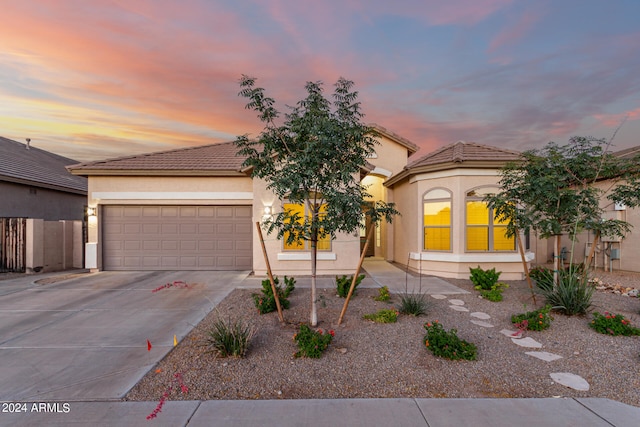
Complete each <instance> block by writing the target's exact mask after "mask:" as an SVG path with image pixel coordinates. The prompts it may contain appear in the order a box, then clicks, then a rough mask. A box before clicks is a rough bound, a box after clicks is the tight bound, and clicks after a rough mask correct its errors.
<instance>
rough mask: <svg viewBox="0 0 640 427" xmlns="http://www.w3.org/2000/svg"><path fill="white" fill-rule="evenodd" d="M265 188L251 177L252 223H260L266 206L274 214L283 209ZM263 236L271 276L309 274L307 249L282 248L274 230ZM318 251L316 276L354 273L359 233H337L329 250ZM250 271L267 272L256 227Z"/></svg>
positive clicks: (259, 273)
mask: <svg viewBox="0 0 640 427" xmlns="http://www.w3.org/2000/svg"><path fill="white" fill-rule="evenodd" d="M266 187H267V184H266V182H265V181H264V180H261V179H254V181H253V194H254V197H255V200H256V203H254V205H253V222H254V223H256V222H260V223H262V220H263V215H264V208H265V206H269V207H270V208H271V209H272V212H273V213H278V212H282V202H281V201H280V200H278V199H277V198H276V196H275V195H274V194H273V193H272V192H271V191H269V190H267V188H266ZM262 235H263V238H264V243H265V248H266V250H267V254H268V256H269V264H270V266H271V270H272V273H273V274H274V275H279V276H282V275H285V274H287V275H309V274H311V255H310V252H304V251H284V250H283V241H282V240H278V239H277V231H274V232H273V233H272V234H267V232H266V231H265V230H264V229H263V231H262ZM318 254H319V255H318V257H319V260H318V264H317V274H318V275H337V274H353V272H354V271H355V269H356V267H357V265H358V260H359V257H360V237H359V234H353V235H350V234H340V235H338V236H337V237H336V239H335V240H334V241H332V242H331V251H319V252H318ZM253 270H254V273H255V274H256V275H257V276H264V275H266V272H267V267H266V261H265V259H264V254H263V252H262V245H261V243H260V237H259V235H258V233H257V229H256V233H255V234H254V239H253Z"/></svg>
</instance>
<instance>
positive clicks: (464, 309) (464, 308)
mask: <svg viewBox="0 0 640 427" xmlns="http://www.w3.org/2000/svg"><path fill="white" fill-rule="evenodd" d="M449 308H451V309H453V310H455V311H469V309H468V308H467V307H461V306H459V305H450V306H449Z"/></svg>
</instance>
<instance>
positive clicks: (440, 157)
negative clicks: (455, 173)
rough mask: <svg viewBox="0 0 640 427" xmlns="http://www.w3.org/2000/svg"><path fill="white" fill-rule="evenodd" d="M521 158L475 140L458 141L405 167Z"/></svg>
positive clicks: (518, 155) (508, 151) (512, 152)
mask: <svg viewBox="0 0 640 427" xmlns="http://www.w3.org/2000/svg"><path fill="white" fill-rule="evenodd" d="M519 158H520V153H519V152H517V151H512V150H505V149H502V148H498V147H491V146H489V145H482V144H476V143H475V142H464V141H458V142H455V143H453V144H449V145H446V146H444V147H442V148H440V149H438V150H436V151H433V152H431V153H429V154H427V155H425V156H423V157H421V158H419V159H416V160H415V161H413V162H411V163H409V164H408V165H407V166H406V167H405V169H412V168H418V167H421V166H432V165H444V164H451V163H453V164H460V163H465V162H505V163H506V162H510V161H515V160H518V159H519Z"/></svg>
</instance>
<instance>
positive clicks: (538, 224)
mask: <svg viewBox="0 0 640 427" xmlns="http://www.w3.org/2000/svg"><path fill="white" fill-rule="evenodd" d="M609 145H610V143H607V142H606V141H605V140H602V139H595V138H585V137H573V138H571V139H570V141H569V143H568V144H567V145H563V146H559V145H557V144H556V143H554V142H550V143H549V144H547V145H546V146H545V147H544V148H543V149H541V150H530V151H526V152H524V153H523V154H522V161H521V162H515V163H510V164H508V165H507V166H506V167H505V168H504V169H503V170H502V172H501V175H502V178H501V180H500V186H501V187H502V191H501V192H500V193H498V194H493V195H490V196H488V197H487V199H486V200H487V201H488V203H489V206H490V207H491V208H493V209H494V212H495V214H496V216H497V217H498V218H500V219H502V220H506V221H508V223H509V225H508V228H507V234H508V235H509V236H514V235H515V234H516V233H517V232H518V230H522V229H532V230H534V231H537V232H538V233H539V235H540V237H542V238H549V237H554V238H555V258H554V270H555V271H556V272H557V271H558V270H559V262H560V260H559V256H560V251H561V249H560V242H561V237H562V235H564V234H569V235H570V236H571V238H572V242H573V243H575V238H576V235H577V234H578V233H579V232H581V231H583V230H593V231H594V232H595V233H596V236H599V235H611V236H620V237H624V235H625V234H626V233H627V232H628V231H629V228H630V225H629V224H628V223H627V222H624V221H619V220H613V219H608V220H605V219H603V213H604V211H605V209H604V208H603V207H602V206H601V203H600V201H601V200H603V199H604V198H605V196H606V199H609V200H610V201H611V202H612V203H613V202H619V203H624V204H625V205H627V206H629V207H634V206H638V205H639V204H640V166H639V165H638V159H637V158H636V159H624V158H619V157H616V156H615V155H613V154H611V153H609V152H608V148H609ZM598 183H601V185H596V184H598ZM594 245H595V242H594ZM572 252H573V251H572ZM554 277H557V274H556V275H555V276H554Z"/></svg>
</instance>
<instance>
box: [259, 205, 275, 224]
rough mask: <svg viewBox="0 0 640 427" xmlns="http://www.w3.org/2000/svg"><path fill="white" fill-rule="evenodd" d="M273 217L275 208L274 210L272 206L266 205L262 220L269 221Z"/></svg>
mask: <svg viewBox="0 0 640 427" xmlns="http://www.w3.org/2000/svg"><path fill="white" fill-rule="evenodd" d="M271 218H273V210H272V208H271V206H265V207H264V211H263V214H262V220H263V221H268V220H270V219H271Z"/></svg>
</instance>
